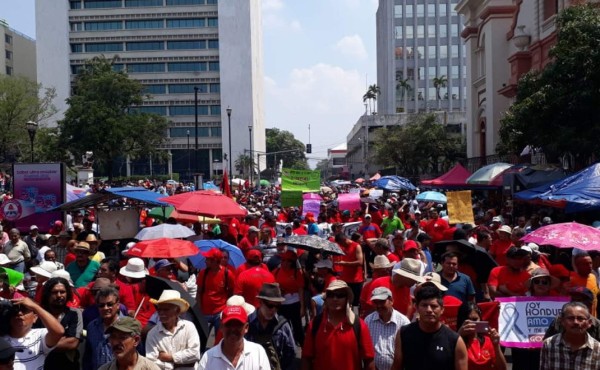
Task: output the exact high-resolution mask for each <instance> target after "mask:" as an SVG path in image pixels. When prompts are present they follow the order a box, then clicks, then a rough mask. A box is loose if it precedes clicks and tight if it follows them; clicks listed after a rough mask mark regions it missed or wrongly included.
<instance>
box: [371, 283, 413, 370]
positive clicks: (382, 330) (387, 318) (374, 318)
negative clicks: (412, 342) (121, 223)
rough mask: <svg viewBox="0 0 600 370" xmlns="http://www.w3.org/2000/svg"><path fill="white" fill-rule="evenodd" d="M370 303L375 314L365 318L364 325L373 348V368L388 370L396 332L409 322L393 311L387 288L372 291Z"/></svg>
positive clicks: (392, 355)
mask: <svg viewBox="0 0 600 370" xmlns="http://www.w3.org/2000/svg"><path fill="white" fill-rule="evenodd" d="M370 301H371V304H372V305H373V306H375V312H373V313H371V314H370V315H369V316H367V318H366V319H365V323H366V324H367V326H368V327H369V332H370V333H371V340H372V341H373V346H374V347H375V367H376V368H377V370H389V369H391V367H392V363H393V362H394V351H393V348H394V338H395V337H396V332H398V330H399V329H400V328H401V327H402V326H404V325H408V324H410V320H408V318H407V317H406V316H404V315H403V314H401V313H400V312H398V311H396V310H394V297H393V296H392V291H391V290H389V289H388V288H385V287H379V288H376V289H373V293H372V294H371V297H370Z"/></svg>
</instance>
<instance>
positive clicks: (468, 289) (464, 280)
mask: <svg viewBox="0 0 600 370" xmlns="http://www.w3.org/2000/svg"><path fill="white" fill-rule="evenodd" d="M457 274H458V276H457V277H456V279H454V281H453V282H449V281H448V280H446V279H444V277H443V276H442V285H443V286H445V287H446V288H448V291H447V292H446V294H450V295H451V296H453V297H456V298H458V299H460V300H461V301H463V302H467V301H468V300H469V297H470V296H474V295H475V288H474V287H473V282H471V278H470V277H468V276H467V275H465V274H463V273H462V272H457Z"/></svg>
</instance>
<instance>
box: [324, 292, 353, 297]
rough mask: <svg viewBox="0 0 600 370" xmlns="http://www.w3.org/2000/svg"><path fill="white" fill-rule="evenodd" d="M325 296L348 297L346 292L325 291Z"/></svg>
mask: <svg viewBox="0 0 600 370" xmlns="http://www.w3.org/2000/svg"><path fill="white" fill-rule="evenodd" d="M325 296H326V297H327V298H337V299H342V298H348V294H347V293H346V292H336V291H333V292H327V293H325Z"/></svg>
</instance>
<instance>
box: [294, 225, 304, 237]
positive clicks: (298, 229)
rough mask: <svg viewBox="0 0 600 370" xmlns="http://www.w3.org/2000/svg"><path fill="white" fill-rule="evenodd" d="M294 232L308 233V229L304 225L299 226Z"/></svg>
mask: <svg viewBox="0 0 600 370" xmlns="http://www.w3.org/2000/svg"><path fill="white" fill-rule="evenodd" d="M292 233H293V234H296V235H308V231H306V228H305V227H304V226H302V225H300V226H298V228H296V229H293V230H292Z"/></svg>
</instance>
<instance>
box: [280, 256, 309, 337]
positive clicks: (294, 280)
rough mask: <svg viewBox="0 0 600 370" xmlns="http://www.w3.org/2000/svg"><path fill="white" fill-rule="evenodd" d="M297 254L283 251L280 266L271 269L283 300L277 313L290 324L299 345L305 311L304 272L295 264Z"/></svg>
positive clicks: (302, 332) (302, 333)
mask: <svg viewBox="0 0 600 370" xmlns="http://www.w3.org/2000/svg"><path fill="white" fill-rule="evenodd" d="M297 262H298V255H297V254H296V252H294V251H291V250H289V251H285V252H284V253H283V254H282V255H281V267H279V268H276V269H275V270H273V276H275V281H276V282H277V283H279V287H280V288H281V294H282V295H283V297H284V298H285V301H284V302H283V303H282V304H281V307H279V311H278V313H279V314H280V315H282V316H284V317H285V318H286V319H287V320H288V321H289V322H290V323H291V324H292V329H293V331H294V339H295V340H296V342H297V343H298V344H300V345H302V343H304V328H303V327H302V317H304V314H305V312H306V309H305V307H304V273H303V272H302V269H300V268H299V267H298V266H297Z"/></svg>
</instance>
